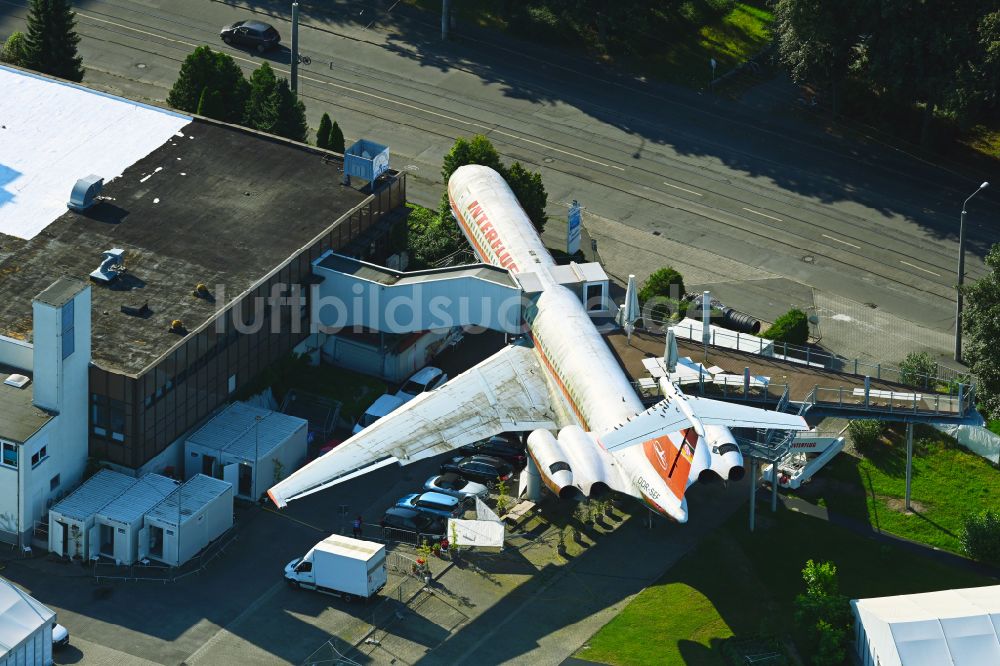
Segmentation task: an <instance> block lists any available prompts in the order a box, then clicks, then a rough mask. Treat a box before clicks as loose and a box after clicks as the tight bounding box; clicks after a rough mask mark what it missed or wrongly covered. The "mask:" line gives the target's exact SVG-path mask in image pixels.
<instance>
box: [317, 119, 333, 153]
mask: <svg viewBox="0 0 1000 666" xmlns="http://www.w3.org/2000/svg"><path fill="white" fill-rule="evenodd" d="M332 128H333V123H332V122H330V114H329V113H324V114H323V117H322V118H320V121H319V129H318V130H316V147H317V148H329V147H330V130H331V129H332Z"/></svg>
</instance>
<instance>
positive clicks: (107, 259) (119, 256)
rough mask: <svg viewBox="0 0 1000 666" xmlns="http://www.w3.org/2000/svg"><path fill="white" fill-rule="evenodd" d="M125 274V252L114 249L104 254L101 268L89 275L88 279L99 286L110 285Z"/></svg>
mask: <svg viewBox="0 0 1000 666" xmlns="http://www.w3.org/2000/svg"><path fill="white" fill-rule="evenodd" d="M124 272H125V250H122V249H120V248H115V249H113V250H108V251H107V252H105V253H104V259H102V260H101V266H100V267H99V268H98V269H97V270H96V271H94V272H93V273H91V274H90V279H91V280H93V281H94V282H100V283H101V284H110V283H112V282H114V281H115V279H116V278H117V277H118V276H119V275H121V274H122V273H124Z"/></svg>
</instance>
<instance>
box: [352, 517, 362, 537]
mask: <svg viewBox="0 0 1000 666" xmlns="http://www.w3.org/2000/svg"><path fill="white" fill-rule="evenodd" d="M351 533H352V534H353V535H354V538H355V539H360V538H361V514H358V515H357V516H355V517H354V522H352V523H351Z"/></svg>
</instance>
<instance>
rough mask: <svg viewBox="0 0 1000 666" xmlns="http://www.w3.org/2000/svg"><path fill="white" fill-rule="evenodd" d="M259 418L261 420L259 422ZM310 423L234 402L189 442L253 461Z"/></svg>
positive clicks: (199, 430)
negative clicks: (255, 455)
mask: <svg viewBox="0 0 1000 666" xmlns="http://www.w3.org/2000/svg"><path fill="white" fill-rule="evenodd" d="M258 417H259V418H260V421H259V422H258V420H257V419H258ZM308 427H309V422H308V421H306V420H305V419H300V418H298V417H296V416H289V415H288V414H282V413H281V412H273V411H271V410H269V409H261V408H260V407H254V406H253V405H248V404H247V403H245V402H234V403H233V404H231V405H229V406H228V407H226V408H225V409H223V410H222V411H221V412H219V413H218V414H216V415H215V416H214V417H213V418H212V420H210V421H209V422H208V423H206V424H205V425H204V426H202V427H201V428H199V429H198V431H197V432H195V433H194V434H193V435H191V436H190V437H188V440H187V441H188V442H190V443H192V444H197V445H199V446H204V447H207V448H210V449H215V450H217V451H225V452H226V453H229V454H231V455H234V456H239V457H241V458H245V459H247V460H253V457H254V454H255V453H257V454H258V456H259V457H264V456H267V455H268V454H269V453H270V452H271V451H273V450H274V449H275V448H276V447H277V446H279V445H280V444H282V443H284V442H285V441H287V440H288V438H289V437H291V436H292V435H294V434H295V433H297V432H298V431H299V430H302V429H307V428H308Z"/></svg>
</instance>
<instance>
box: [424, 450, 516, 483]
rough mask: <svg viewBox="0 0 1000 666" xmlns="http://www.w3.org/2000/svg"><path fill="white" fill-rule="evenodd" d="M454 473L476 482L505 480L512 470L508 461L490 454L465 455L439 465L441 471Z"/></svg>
mask: <svg viewBox="0 0 1000 666" xmlns="http://www.w3.org/2000/svg"><path fill="white" fill-rule="evenodd" d="M449 472H451V473H454V474H460V475H462V476H464V477H465V478H466V479H468V480H469V481H476V482H478V483H496V482H497V481H506V480H507V479H509V478H510V477H511V474H512V473H513V472H514V470H513V468H512V467H511V466H510V463H507V462H505V461H503V460H500V459H499V458H493V457H490V456H467V457H465V458H455V459H454V460H452V461H451V462H446V463H444V464H443V465H441V473H442V474H447V473H449Z"/></svg>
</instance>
